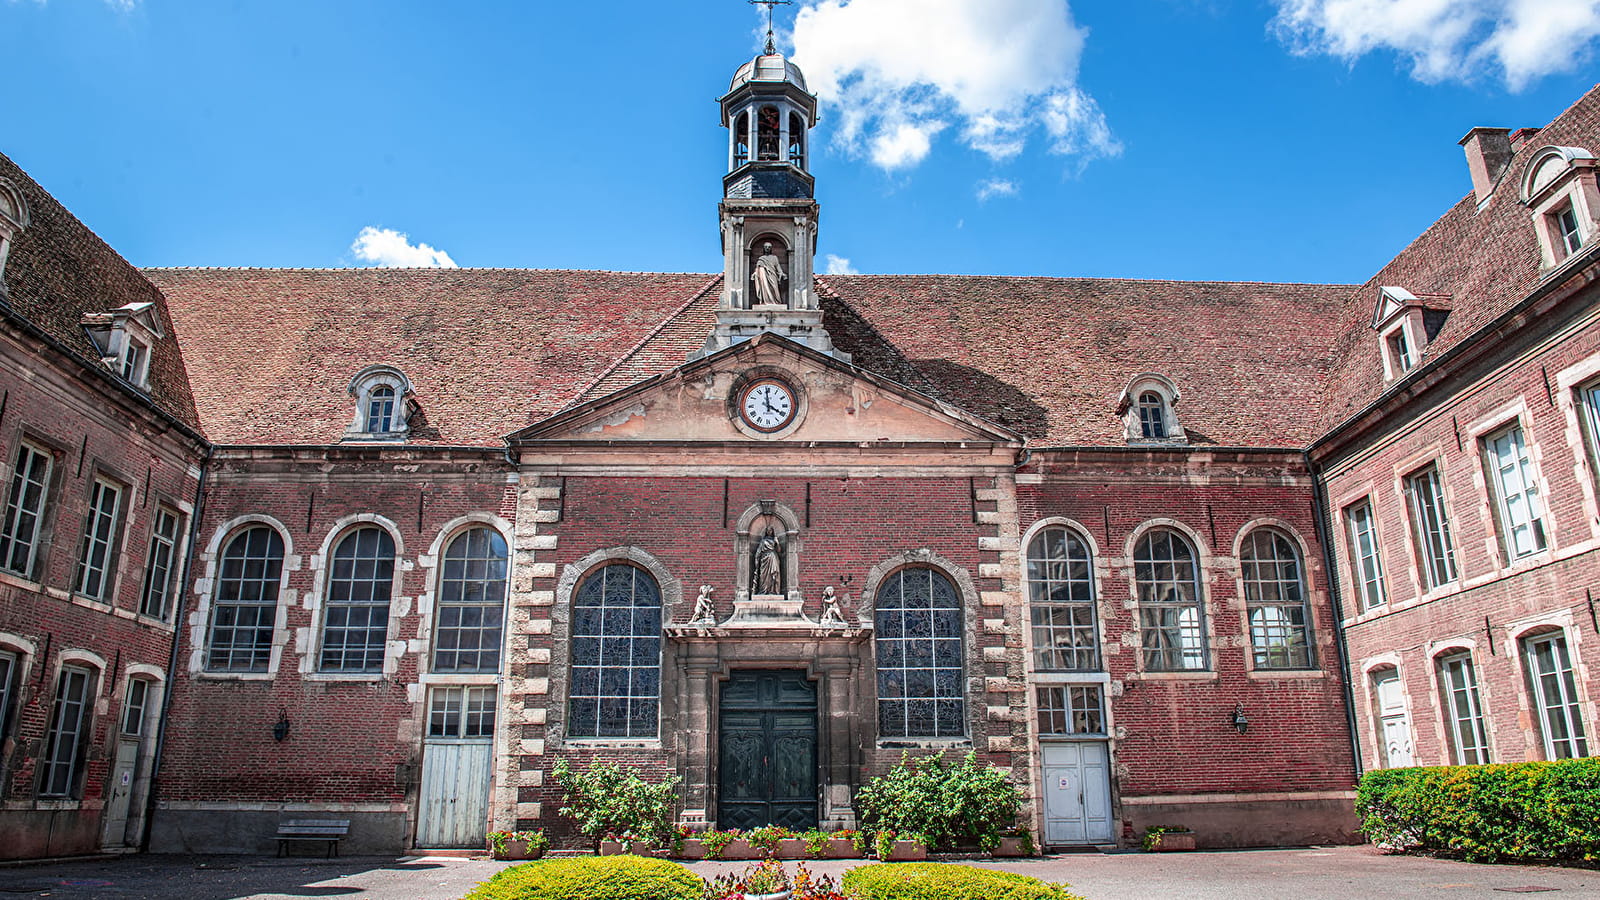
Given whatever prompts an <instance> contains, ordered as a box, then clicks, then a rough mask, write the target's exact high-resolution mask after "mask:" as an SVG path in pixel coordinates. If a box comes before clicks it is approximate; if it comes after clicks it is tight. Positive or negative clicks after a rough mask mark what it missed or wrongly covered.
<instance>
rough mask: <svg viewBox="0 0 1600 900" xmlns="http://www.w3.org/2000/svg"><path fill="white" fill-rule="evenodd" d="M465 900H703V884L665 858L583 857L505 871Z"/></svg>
mask: <svg viewBox="0 0 1600 900" xmlns="http://www.w3.org/2000/svg"><path fill="white" fill-rule="evenodd" d="M463 900H701V882H700V879H699V878H696V877H695V875H694V873H692V872H690V871H689V870H688V869H685V868H684V867H683V866H680V865H678V864H677V863H674V862H668V861H666V860H664V859H648V858H646V857H643V856H578V857H571V858H567V859H545V860H540V861H538V862H531V863H527V864H526V865H521V866H512V867H511V868H509V869H502V870H501V871H500V872H499V873H497V874H496V875H495V876H494V877H493V878H490V879H489V880H488V881H485V882H484V883H482V884H480V885H478V886H477V887H475V888H473V889H472V892H471V893H469V894H467V896H466V897H465V898H463Z"/></svg>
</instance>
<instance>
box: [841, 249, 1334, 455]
mask: <svg viewBox="0 0 1600 900" xmlns="http://www.w3.org/2000/svg"><path fill="white" fill-rule="evenodd" d="M822 283H823V285H824V290H825V292H826V294H828V295H832V296H834V297H837V298H838V299H839V300H841V301H843V303H844V304H845V305H846V306H847V308H848V310H850V311H851V312H853V313H855V314H856V319H855V322H854V323H853V325H854V327H852V328H850V329H849V333H848V334H841V333H838V332H835V333H834V334H833V338H834V341H835V343H836V344H837V345H838V346H840V347H841V348H842V349H844V350H847V351H849V352H851V353H853V354H855V361H856V362H858V363H859V364H861V365H862V366H864V367H866V368H871V369H876V370H879V371H882V372H883V374H886V375H890V376H891V377H896V373H901V374H899V375H898V379H897V380H902V381H907V382H908V383H910V384H912V386H913V387H917V388H918V389H920V390H925V391H927V392H929V393H931V394H933V395H934V396H937V397H939V398H940V399H943V400H946V401H948V402H950V403H954V404H956V405H957V406H960V407H962V408H964V409H966V410H968V411H970V412H972V413H974V414H976V415H978V416H981V417H983V418H985V419H988V420H989V421H991V422H996V423H998V424H1001V425H1005V426H1007V427H1009V428H1011V429H1013V430H1015V431H1017V432H1019V433H1021V434H1023V435H1025V436H1027V438H1028V439H1029V443H1030V444H1032V445H1033V446H1036V447H1040V446H1045V447H1049V446H1064V445H1094V446H1119V445H1124V444H1126V440H1125V439H1124V436H1123V430H1122V429H1123V425H1122V420H1121V418H1120V417H1119V416H1118V415H1117V414H1116V409H1115V408H1116V404H1117V401H1118V399H1119V398H1120V396H1121V394H1122V391H1123V389H1124V388H1126V387H1127V385H1128V382H1129V380H1130V379H1132V378H1133V377H1134V376H1135V375H1138V374H1141V373H1144V372H1156V373H1159V374H1162V375H1165V376H1167V377H1168V378H1171V379H1172V380H1173V381H1174V382H1176V383H1177V385H1178V389H1179V391H1180V393H1181V400H1180V401H1179V403H1178V408H1177V412H1178V418H1179V421H1180V422H1181V423H1182V425H1183V427H1184V429H1185V430H1186V431H1187V432H1188V434H1189V438H1190V441H1191V442H1192V443H1194V444H1197V445H1202V446H1204V445H1220V446H1225V447H1303V446H1305V445H1307V444H1309V443H1310V441H1311V439H1312V438H1313V437H1315V426H1316V423H1317V411H1316V408H1315V401H1316V398H1317V396H1318V394H1319V393H1320V392H1321V389H1322V384H1323V380H1324V378H1325V377H1326V374H1327V369H1328V364H1329V361H1330V346H1329V345H1330V343H1331V340H1332V326H1333V324H1334V313H1335V312H1336V311H1337V309H1338V306H1337V301H1340V300H1342V299H1343V298H1344V297H1345V296H1347V295H1348V294H1349V292H1350V288H1349V286H1339V285H1332V286H1329V285H1305V284H1257V283H1250V282H1242V283H1241V282H1179V281H1132V280H1126V279H1107V278H1000V277H987V276H952V275H849V276H841V275H829V276H826V277H825V278H824V279H822ZM907 370H909V372H910V373H911V374H912V375H913V376H914V377H915V379H917V380H916V381H911V380H909V379H908V377H907V376H906V375H905V374H904V373H906V372H907ZM918 382H920V383H918Z"/></svg>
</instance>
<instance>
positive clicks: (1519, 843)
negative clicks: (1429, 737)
mask: <svg viewBox="0 0 1600 900" xmlns="http://www.w3.org/2000/svg"><path fill="white" fill-rule="evenodd" d="M1356 813H1357V815H1359V816H1361V830H1362V831H1363V832H1365V833H1366V835H1367V837H1368V838H1369V839H1370V840H1371V841H1372V842H1373V843H1374V844H1378V845H1381V846H1388V847H1396V848H1400V849H1412V848H1417V849H1423V850H1432V851H1436V852H1444V853H1452V854H1459V855H1460V856H1462V857H1465V858H1466V859H1469V860H1473V861H1475V862H1489V861H1493V860H1497V859H1547V860H1562V861H1569V862H1576V861H1579V860H1584V861H1589V862H1593V861H1595V860H1597V859H1600V759H1596V758H1593V757H1590V758H1587V759H1567V760H1560V761H1557V762H1531V763H1507V764H1499V765H1495V764H1491V765H1483V766H1430V767H1424V768H1411V769H1381V770H1379V771H1376V772H1368V773H1367V774H1365V775H1363V776H1361V781H1360V784H1359V785H1358V787H1357V793H1356Z"/></svg>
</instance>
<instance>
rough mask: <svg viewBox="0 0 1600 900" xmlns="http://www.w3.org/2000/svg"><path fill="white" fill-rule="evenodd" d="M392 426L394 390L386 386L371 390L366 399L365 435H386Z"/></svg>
mask: <svg viewBox="0 0 1600 900" xmlns="http://www.w3.org/2000/svg"><path fill="white" fill-rule="evenodd" d="M393 425H394V388H392V387H389V386H388V385H386V384H381V385H378V386H377V387H375V388H373V389H372V393H371V394H370V395H368V399H367V427H366V428H363V429H362V431H365V432H366V433H367V434H388V433H389V432H391V431H393V430H394V428H393Z"/></svg>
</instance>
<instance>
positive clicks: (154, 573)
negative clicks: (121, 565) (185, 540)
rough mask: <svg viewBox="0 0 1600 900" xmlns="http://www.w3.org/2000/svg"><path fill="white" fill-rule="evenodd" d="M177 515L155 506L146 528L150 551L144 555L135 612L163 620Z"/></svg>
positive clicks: (169, 589) (168, 596)
mask: <svg viewBox="0 0 1600 900" xmlns="http://www.w3.org/2000/svg"><path fill="white" fill-rule="evenodd" d="M178 523H179V516H178V514H177V513H175V512H173V511H172V510H169V509H167V508H166V507H164V506H160V507H156V517H155V521H154V522H153V523H151V526H150V548H149V551H148V552H147V553H146V554H145V562H144V590H143V593H142V594H141V596H140V599H139V612H140V613H142V614H144V615H147V616H150V617H152V618H156V619H163V620H165V619H166V617H167V611H168V608H169V604H170V602H171V598H172V579H173V575H174V572H173V563H174V562H175V560H176V558H177V549H178V533H179V531H180V530H181V529H180V528H179V524H178Z"/></svg>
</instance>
